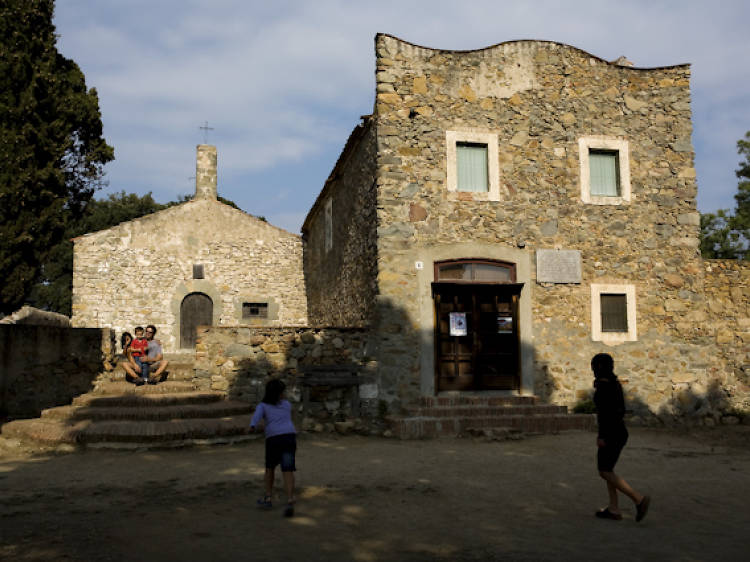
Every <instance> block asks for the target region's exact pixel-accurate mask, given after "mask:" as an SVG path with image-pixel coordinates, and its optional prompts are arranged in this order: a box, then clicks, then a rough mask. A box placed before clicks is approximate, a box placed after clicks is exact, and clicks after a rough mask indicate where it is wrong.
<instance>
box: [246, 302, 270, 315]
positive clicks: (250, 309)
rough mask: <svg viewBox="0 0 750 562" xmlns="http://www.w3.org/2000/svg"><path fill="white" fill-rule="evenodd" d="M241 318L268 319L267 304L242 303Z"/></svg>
mask: <svg viewBox="0 0 750 562" xmlns="http://www.w3.org/2000/svg"><path fill="white" fill-rule="evenodd" d="M242 317H243V318H268V303H267V302H243V303H242Z"/></svg>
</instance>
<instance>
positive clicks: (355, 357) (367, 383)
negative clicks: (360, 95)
mask: <svg viewBox="0 0 750 562" xmlns="http://www.w3.org/2000/svg"><path fill="white" fill-rule="evenodd" d="M198 335H199V342H198V344H197V345H196V363H195V368H196V380H197V381H198V383H199V384H200V385H202V386H203V388H206V389H212V390H219V391H226V392H227V393H228V396H229V397H230V398H236V399H239V400H244V401H246V402H250V403H252V404H256V403H257V402H259V401H260V400H261V399H262V397H263V391H264V388H265V384H266V382H267V381H268V380H269V378H270V377H281V378H282V379H283V380H284V381H285V383H286V384H287V397H288V398H289V400H290V401H291V402H292V403H293V404H295V412H296V413H297V414H298V413H299V412H300V406H301V403H300V402H301V399H302V385H301V377H302V375H303V374H304V372H305V369H306V368H307V367H311V366H316V365H318V366H320V365H326V366H330V365H357V366H358V368H359V369H360V371H359V372H360V378H361V381H362V382H361V384H360V387H359V389H358V392H359V396H360V399H361V401H362V407H363V413H364V414H365V415H370V416H372V415H373V414H374V413H375V412H377V398H378V391H377V388H378V384H377V377H376V373H375V367H374V364H372V363H371V361H370V357H368V353H369V351H368V341H367V339H368V333H367V331H366V330H364V329H358V328H307V327H304V328H303V327H298V328H238V327H233V328H223V327H215V326H214V327H202V328H199V334H198ZM313 398H314V399H315V400H314V402H315V403H314V404H312V406H311V410H310V416H311V417H312V418H316V419H318V420H324V421H325V420H334V419H343V418H344V417H351V412H350V408H349V402H348V399H349V396H348V395H347V391H342V390H341V389H327V388H325V389H319V392H318V391H316V393H314V396H313Z"/></svg>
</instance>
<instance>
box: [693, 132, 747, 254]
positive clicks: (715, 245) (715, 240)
mask: <svg viewBox="0 0 750 562" xmlns="http://www.w3.org/2000/svg"><path fill="white" fill-rule="evenodd" d="M737 153H738V154H739V155H740V156H742V157H743V158H744V160H742V161H741V162H740V163H739V166H740V167H739V168H738V169H737V170H735V174H736V175H737V178H738V179H739V182H738V184H737V193H736V194H735V195H734V200H735V203H736V207H735V209H734V213H731V212H730V211H729V210H728V209H719V210H718V211H716V213H705V214H701V254H702V255H703V257H704V258H720V259H746V260H748V259H750V249H749V248H748V244H750V131H748V132H747V133H745V138H744V139H740V140H739V141H737Z"/></svg>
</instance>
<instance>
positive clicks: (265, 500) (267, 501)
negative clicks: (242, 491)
mask: <svg viewBox="0 0 750 562" xmlns="http://www.w3.org/2000/svg"><path fill="white" fill-rule="evenodd" d="M257 505H258V507H259V508H261V509H271V508H272V507H273V504H272V503H271V496H263V497H262V498H260V499H259V500H258V501H257Z"/></svg>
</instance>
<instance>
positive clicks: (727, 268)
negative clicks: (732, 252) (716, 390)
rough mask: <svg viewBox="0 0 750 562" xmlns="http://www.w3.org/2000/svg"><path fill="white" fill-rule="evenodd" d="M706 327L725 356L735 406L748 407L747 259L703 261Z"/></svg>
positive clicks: (749, 316)
mask: <svg viewBox="0 0 750 562" xmlns="http://www.w3.org/2000/svg"><path fill="white" fill-rule="evenodd" d="M704 268H705V271H706V283H705V293H706V299H707V305H708V314H707V317H708V318H707V322H706V325H707V329H708V331H709V333H710V335H711V336H712V339H713V341H712V342H711V347H714V346H715V347H716V348H718V350H719V351H720V352H721V355H723V357H724V358H725V359H726V362H727V372H725V373H724V375H725V376H726V378H727V379H728V380H729V381H731V382H732V383H733V384H731V385H729V386H728V387H729V390H730V394H731V396H732V398H733V401H734V402H736V404H737V406H738V407H740V408H744V409H746V410H750V262H746V261H735V260H706V261H705V263H704Z"/></svg>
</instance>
